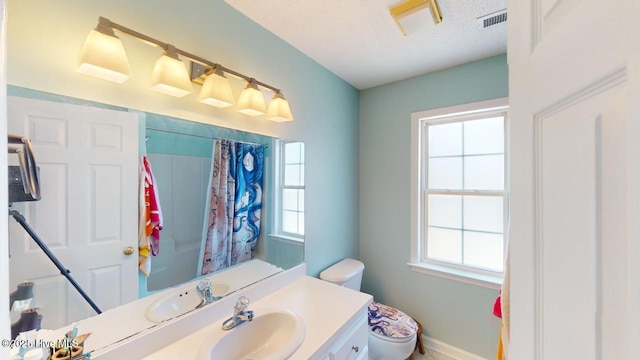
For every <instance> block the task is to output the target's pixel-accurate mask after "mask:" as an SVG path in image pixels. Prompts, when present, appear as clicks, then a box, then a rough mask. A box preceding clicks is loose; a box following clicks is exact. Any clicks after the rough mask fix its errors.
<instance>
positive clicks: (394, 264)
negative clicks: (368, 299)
mask: <svg viewBox="0 0 640 360" xmlns="http://www.w3.org/2000/svg"><path fill="white" fill-rule="evenodd" d="M506 96H508V73H507V60H506V56H505V55H501V56H496V57H492V58H488V59H484V60H480V61H476V62H473V63H469V64H465V65H461V66H457V67H453V68H450V69H446V70H442V71H438V72H434V73H430V74H427V75H423V76H418V77H414V78H411V79H408V80H404V81H399V82H395V83H391V84H388V85H384V86H379V87H376V88H372V89H368V90H365V91H362V92H361V94H360V131H359V136H360V139H359V143H360V146H359V154H360V157H359V159H360V161H359V169H360V172H359V176H360V244H359V245H360V259H361V260H362V261H363V262H364V263H365V273H364V278H363V291H365V292H369V293H370V294H372V295H373V296H374V298H375V299H376V300H377V301H380V302H383V303H386V304H388V305H391V306H395V307H398V308H399V309H402V310H403V311H405V312H407V313H408V314H410V315H411V316H413V317H415V318H416V319H418V321H420V322H421V324H422V325H423V327H424V331H425V334H426V335H428V336H430V337H433V338H435V339H437V340H439V341H443V342H445V343H447V344H450V345H453V346H455V347H458V348H460V349H463V350H466V351H469V352H471V353H474V354H478V355H480V356H483V357H486V358H488V359H491V358H495V351H496V346H497V341H498V321H497V319H496V318H494V317H493V316H492V306H493V302H494V301H495V299H496V297H497V295H498V292H497V291H496V290H491V289H487V288H483V287H479V286H476V285H469V284H464V283H460V282H457V281H454V280H448V279H444V278H440V277H435V276H430V275H425V274H419V273H415V272H412V271H411V270H410V268H409V267H408V266H407V262H408V261H409V254H410V208H409V203H410V180H411V179H410V174H411V166H410V157H411V153H410V148H411V140H410V134H411V122H410V120H411V113H413V112H417V111H422V110H429V109H436V108H442V107H447V106H453V105H459V104H465V103H472V102H477V101H483V100H489V99H495V98H501V97H506Z"/></svg>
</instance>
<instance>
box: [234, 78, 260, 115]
mask: <svg viewBox="0 0 640 360" xmlns="http://www.w3.org/2000/svg"><path fill="white" fill-rule="evenodd" d="M266 111H267V106H266V105H265V103H264V96H263V95H262V92H260V90H259V89H258V84H257V83H256V80H255V79H251V80H250V81H249V83H248V84H247V87H246V88H244V90H242V92H241V93H240V98H239V99H238V112H241V113H243V114H247V115H250V116H258V115H264V113H265V112H266Z"/></svg>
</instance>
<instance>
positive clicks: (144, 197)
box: [138, 156, 162, 277]
mask: <svg viewBox="0 0 640 360" xmlns="http://www.w3.org/2000/svg"><path fill="white" fill-rule="evenodd" d="M139 180H140V184H139V186H140V187H139V194H138V195H139V203H138V221H139V234H138V268H139V269H140V271H141V272H142V273H143V274H144V275H145V276H147V277H149V274H150V272H151V261H150V257H149V256H150V255H153V256H156V255H158V253H159V252H160V230H162V209H161V208H160V196H158V184H157V183H156V180H155V178H154V176H153V172H152V171H151V164H149V161H148V160H147V157H146V156H143V157H142V158H141V161H140V170H139Z"/></svg>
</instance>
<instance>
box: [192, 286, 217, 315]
mask: <svg viewBox="0 0 640 360" xmlns="http://www.w3.org/2000/svg"><path fill="white" fill-rule="evenodd" d="M196 291H197V292H198V296H199V297H200V304H198V305H196V309H199V308H201V307H203V306H205V305H207V304H210V303H212V302H214V301H216V300H218V299H219V298H218V297H215V296H213V290H211V281H210V280H209V279H204V280H202V281H200V282H199V283H198V285H197V286H196Z"/></svg>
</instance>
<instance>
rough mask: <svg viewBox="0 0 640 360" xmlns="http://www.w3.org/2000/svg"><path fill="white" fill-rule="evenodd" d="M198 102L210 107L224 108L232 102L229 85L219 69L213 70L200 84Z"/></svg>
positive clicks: (231, 92)
mask: <svg viewBox="0 0 640 360" xmlns="http://www.w3.org/2000/svg"><path fill="white" fill-rule="evenodd" d="M198 101H200V102H201V103H205V104H208V105H211V106H215V107H219V108H225V107H227V106H231V105H232V104H233V102H234V97H233V91H231V84H229V79H227V78H226V77H225V76H224V74H223V73H222V71H220V69H215V70H214V71H213V72H212V73H211V74H209V75H208V76H207V78H206V79H205V80H204V83H203V84H202V90H200V96H199V97H198Z"/></svg>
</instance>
